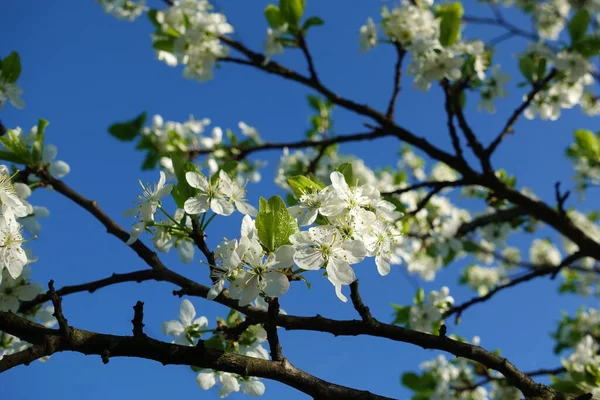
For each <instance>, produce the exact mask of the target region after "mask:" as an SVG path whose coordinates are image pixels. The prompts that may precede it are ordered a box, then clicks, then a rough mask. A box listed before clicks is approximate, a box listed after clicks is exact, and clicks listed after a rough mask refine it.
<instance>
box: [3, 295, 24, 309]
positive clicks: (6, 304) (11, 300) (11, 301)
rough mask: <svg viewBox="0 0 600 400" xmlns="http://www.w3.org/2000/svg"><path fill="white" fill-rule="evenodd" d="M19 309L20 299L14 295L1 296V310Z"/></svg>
mask: <svg viewBox="0 0 600 400" xmlns="http://www.w3.org/2000/svg"><path fill="white" fill-rule="evenodd" d="M17 310H19V300H17V298H16V297H14V296H5V295H3V296H0V311H10V312H14V313H16V312H17Z"/></svg>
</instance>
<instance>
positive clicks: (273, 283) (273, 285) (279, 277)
mask: <svg viewBox="0 0 600 400" xmlns="http://www.w3.org/2000/svg"><path fill="white" fill-rule="evenodd" d="M264 280H265V283H266V286H265V288H264V289H263V292H264V293H265V294H266V295H267V296H269V297H279V296H283V295H284V294H285V293H286V292H287V291H288V289H289V288H290V281H289V280H288V278H287V276H285V275H284V274H282V273H281V272H277V271H271V272H267V273H266V274H265V275H264Z"/></svg>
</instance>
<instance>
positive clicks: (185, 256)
mask: <svg viewBox="0 0 600 400" xmlns="http://www.w3.org/2000/svg"><path fill="white" fill-rule="evenodd" d="M177 254H179V260H181V262H182V263H184V264H188V263H191V262H192V261H193V260H194V246H193V245H192V243H191V242H188V241H187V240H182V241H180V242H179V245H178V246H177Z"/></svg>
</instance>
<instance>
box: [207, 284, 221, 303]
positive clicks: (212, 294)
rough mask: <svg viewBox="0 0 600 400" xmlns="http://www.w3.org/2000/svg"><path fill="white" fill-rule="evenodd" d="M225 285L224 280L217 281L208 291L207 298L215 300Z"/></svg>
mask: <svg viewBox="0 0 600 400" xmlns="http://www.w3.org/2000/svg"><path fill="white" fill-rule="evenodd" d="M224 286H225V281H224V280H219V281H217V282H216V283H215V284H214V285H213V286H212V287H211V288H210V290H209V291H208V294H207V295H206V298H207V299H208V300H214V299H215V298H216V297H217V296H218V295H219V294H221V292H222V291H223V287H224Z"/></svg>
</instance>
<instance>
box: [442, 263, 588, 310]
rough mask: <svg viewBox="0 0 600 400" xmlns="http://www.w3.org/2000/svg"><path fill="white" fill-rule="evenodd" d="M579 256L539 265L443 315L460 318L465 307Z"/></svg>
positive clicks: (549, 272)
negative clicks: (552, 263) (544, 265)
mask: <svg viewBox="0 0 600 400" xmlns="http://www.w3.org/2000/svg"><path fill="white" fill-rule="evenodd" d="M581 257H582V256H581V253H573V254H571V255H569V256H567V257H566V258H565V259H564V260H563V261H562V262H561V263H560V264H559V265H558V266H548V267H540V268H538V269H536V270H533V271H531V272H529V273H527V274H525V275H522V276H520V277H518V278H514V279H511V280H510V281H509V282H507V283H505V284H502V285H499V286H496V287H495V288H494V289H492V290H490V291H489V292H488V293H487V294H485V295H484V296H478V297H474V298H472V299H471V300H469V301H467V302H465V303H463V304H460V305H458V306H454V307H452V308H451V309H449V310H448V311H446V312H445V313H444V315H443V317H444V318H448V317H449V316H451V315H454V314H456V320H458V319H460V316H461V315H462V313H463V312H464V311H465V310H466V309H467V308H469V307H471V306H472V305H474V304H478V303H483V302H485V301H487V300H489V299H491V298H492V297H493V296H494V295H495V294H496V293H498V292H501V291H503V290H504V289H508V288H510V287H513V286H516V285H518V284H520V283H523V282H527V281H530V280H532V279H534V278H537V277H540V276H545V275H550V274H552V273H553V272H554V271H555V270H557V269H558V268H561V267H563V266H568V265H569V264H571V263H572V262H574V261H576V260H578V259H580V258H581Z"/></svg>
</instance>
